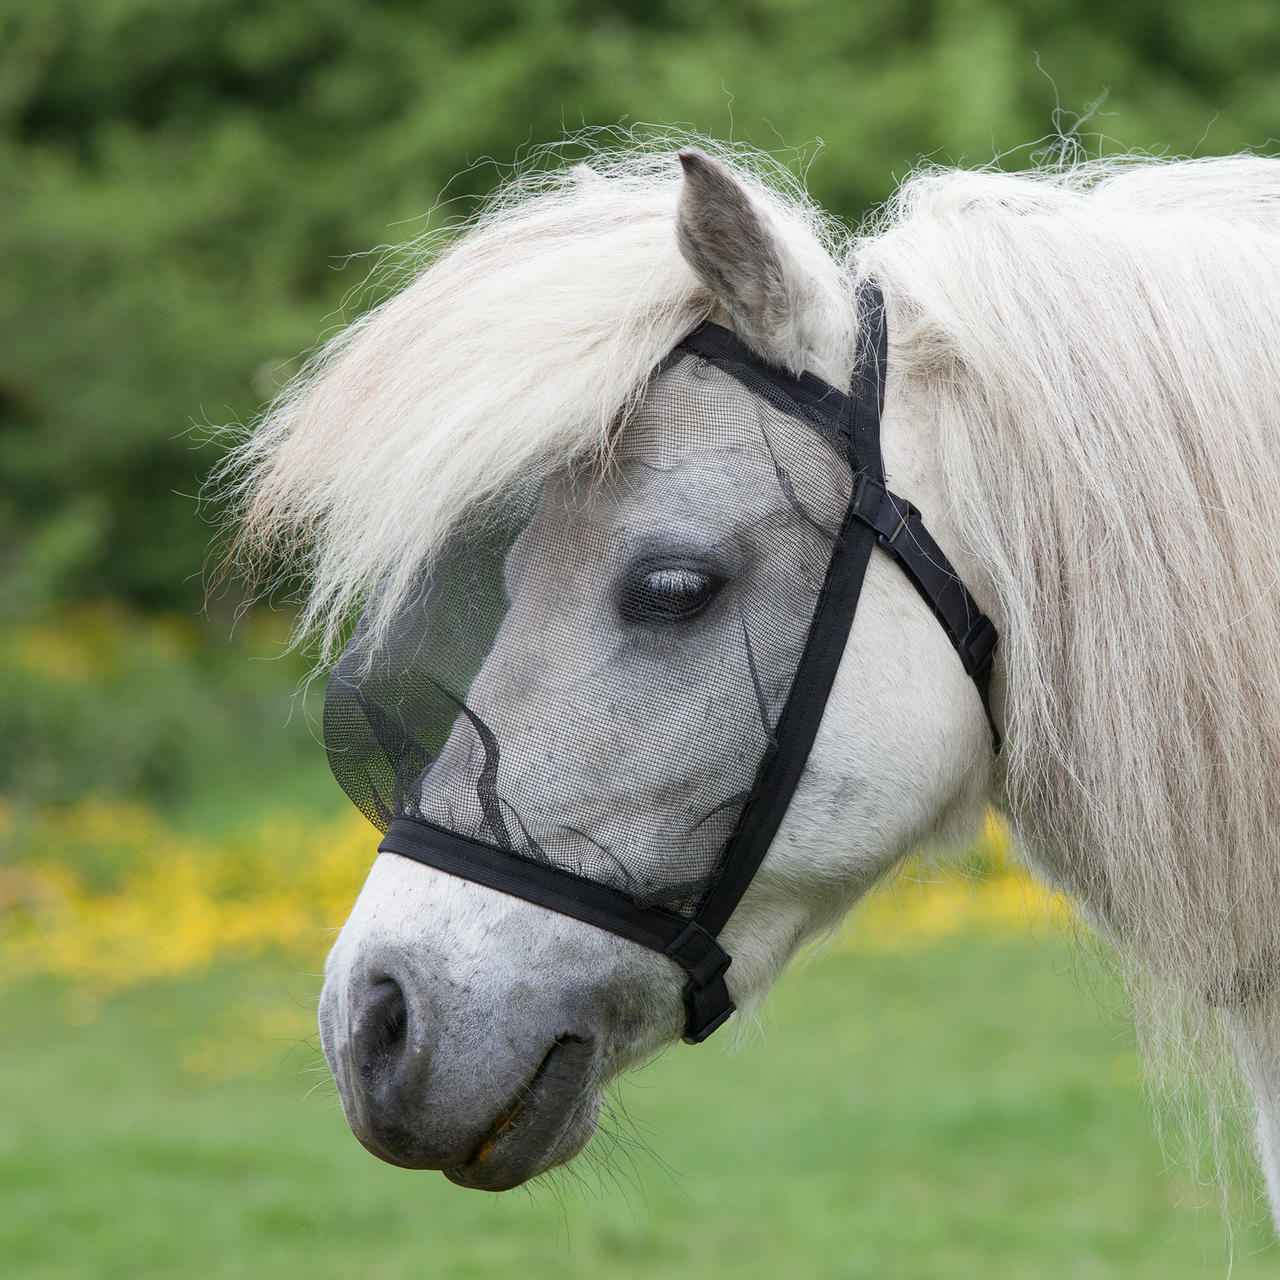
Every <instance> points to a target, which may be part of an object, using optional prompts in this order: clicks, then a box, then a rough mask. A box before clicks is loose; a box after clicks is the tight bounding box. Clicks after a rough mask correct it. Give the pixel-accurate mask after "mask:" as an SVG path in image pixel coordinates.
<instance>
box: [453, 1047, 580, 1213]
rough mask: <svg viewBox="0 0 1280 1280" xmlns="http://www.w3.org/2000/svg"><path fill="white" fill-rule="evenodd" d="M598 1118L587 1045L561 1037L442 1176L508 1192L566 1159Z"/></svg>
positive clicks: (575, 1151) (479, 1188) (481, 1188)
mask: <svg viewBox="0 0 1280 1280" xmlns="http://www.w3.org/2000/svg"><path fill="white" fill-rule="evenodd" d="M599 1118H600V1086H599V1075H598V1064H597V1061H596V1054H595V1052H594V1049H593V1046H592V1044H591V1042H590V1041H585V1040H580V1039H577V1038H576V1037H571V1036H564V1037H561V1038H560V1039H558V1040H556V1042H555V1043H554V1044H553V1045H552V1046H551V1048H550V1049H549V1050H547V1054H546V1056H545V1057H544V1058H543V1059H542V1062H541V1063H539V1065H538V1069H537V1070H536V1071H535V1072H534V1074H533V1076H532V1078H531V1079H530V1080H529V1081H528V1082H527V1083H526V1084H524V1085H523V1086H522V1087H521V1088H520V1091H519V1093H518V1094H517V1096H516V1097H514V1098H513V1099H512V1100H511V1101H510V1103H508V1105H507V1106H506V1107H505V1108H504V1110H503V1111H502V1113H501V1114H500V1115H499V1116H498V1118H497V1120H496V1121H495V1122H494V1124H493V1125H492V1127H491V1128H490V1129H489V1131H488V1132H487V1133H486V1134H485V1136H484V1138H483V1139H482V1140H481V1141H480V1143H479V1145H478V1146H477V1147H476V1149H475V1150H474V1151H473V1152H472V1153H471V1154H470V1155H469V1156H468V1157H467V1158H466V1159H465V1160H464V1161H463V1162H462V1163H461V1164H457V1165H454V1166H452V1167H451V1168H447V1169H445V1170H444V1175H445V1177H446V1178H448V1179H449V1181H450V1182H453V1183H456V1184H457V1185H458V1186H460V1187H470V1188H472V1189H473V1190H476V1191H509V1190H511V1188H512V1187H518V1186H519V1185H520V1184H521V1183H523V1182H528V1181H529V1180H530V1179H531V1178H536V1177H537V1176H538V1175H539V1174H542V1173H546V1172H547V1170H548V1169H553V1168H555V1167H556V1165H560V1164H564V1163H565V1162H566V1161H569V1160H572V1159H573V1157H574V1156H576V1155H577V1154H578V1152H580V1151H581V1150H582V1148H583V1147H585V1146H586V1145H587V1143H588V1142H589V1141H590V1140H591V1137H592V1135H593V1134H594V1133H595V1130H596V1123H597V1122H598V1120H599Z"/></svg>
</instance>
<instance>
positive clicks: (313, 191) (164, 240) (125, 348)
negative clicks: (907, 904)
mask: <svg viewBox="0 0 1280 1280" xmlns="http://www.w3.org/2000/svg"><path fill="white" fill-rule="evenodd" d="M1277 55H1280V22H1277V19H1276V15H1275V11H1274V8H1273V6H1271V5H1269V4H1267V3H1266V2H1265V0H1239V2H1238V3H1235V4H1233V5H1232V6H1231V7H1230V8H1229V9H1227V10H1223V9H1221V8H1220V7H1214V6H1201V5H1195V4H1192V3H1189V2H1187V0H1181V2H1179V3H1172V4H1170V3H1162V4H1156V3H1152V2H1150V0H1140V2H1138V3H1133V4H1126V5H1120V6H1113V5H1110V4H1103V3H1101V2H1100V0H1034V2H1033V3H1028V4H1021V5H1011V4H1007V3H1002V2H1001V0H903V2H902V3H897V4H893V5H850V4H846V3H843V2H842V0H714V2H713V0H681V2H680V3H674V2H672V0H644V2H643V3H640V2H639V0H628V2H626V3H615V4H598V3H587V2H586V0H519V2H518V3H517V2H515V0H471V2H470V3H467V4H464V5H457V4H443V3H438V2H431V3H422V2H421V0H413V2H410V0H295V2H294V3H290V4H262V3H260V0H163V2H162V0H41V2H40V3H35V2H34V0H4V3H3V6H0V184H2V188H0V189H2V190H3V199H2V200H0V260H2V261H3V263H4V276H3V279H4V287H3V289H2V290H0V332H3V334H4V339H5V340H4V342H3V344H0V477H2V480H3V483H2V484H0V612H2V613H3V616H5V617H6V618H10V619H19V620H23V621H27V620H30V619H32V618H36V619H39V618H47V617H48V616H50V614H51V613H57V611H59V610H64V609H66V608H67V607H68V606H79V605H82V604H84V603H85V602H98V603H101V602H104V601H107V602H111V603H112V606H113V607H114V608H116V610H117V612H116V613H114V614H113V615H112V616H113V617H114V619H115V625H116V626H117V627H118V628H121V629H122V630H121V634H120V636H118V637H117V638H118V639H119V640H120V642H121V646H122V648H127V647H129V645H130V643H132V642H133V641H134V640H135V639H136V642H137V644H138V645H140V646H141V647H142V648H146V646H147V644H148V643H149V641H147V639H146V635H147V634H149V633H147V632H146V629H145V627H144V628H143V631H142V633H140V634H139V635H138V636H136V637H135V636H134V633H133V632H131V631H130V625H131V623H130V620H131V619H133V618H136V617H138V616H141V615H145V614H154V613H155V612H157V611H164V612H168V613H174V614H176V615H178V616H179V617H180V618H183V619H187V620H189V626H188V631H189V639H190V641H191V643H190V645H188V652H189V653H190V654H191V655H192V656H193V659H194V658H195V656H196V651H197V650H198V649H199V648H200V646H201V645H202V644H206V643H208V642H209V641H210V639H212V641H213V642H214V643H217V644H219V645H222V646H223V647H224V648H225V641H226V637H227V636H228V634H229V632H230V625H229V619H230V615H231V610H232V608H233V606H234V604H235V599H234V597H231V598H226V597H224V598H223V599H222V600H221V601H220V602H215V604H214V607H213V613H212V619H211V621H200V620H199V611H200V609H201V604H202V596H203V589H202V581H201V570H202V566H203V564H204V561H205V557H206V550H207V544H208V541H209V538H210V531H211V530H210V523H209V522H210V520H213V519H216V515H217V512H216V510H215V509H213V508H206V509H205V510H204V512H203V513H202V514H197V509H196V504H195V501H194V497H193V495H194V494H195V493H196V492H197V491H198V488H199V484H200V480H201V477H202V475H203V474H204V473H206V472H207V470H208V469H209V467H210V466H211V464H212V463H213V461H214V460H215V458H216V452H217V450H216V446H214V445H210V444H209V443H207V439H206V438H207V435H208V431H207V427H208V425H209V424H222V423H227V422H236V421H245V420H250V419H252V417H253V415H254V414H255V413H257V412H258V411H259V410H260V407H261V406H262V404H263V403H264V401H265V400H267V399H268V398H269V397H270V395H271V394H272V392H273V391H274V390H275V389H276V387H277V386H278V385H279V383H280V382H281V381H282V380H284V379H286V378H287V376H288V374H289V372H290V371H291V370H292V369H293V368H295V367H296V364H295V361H296V358H297V356H298V354H299V353H300V352H303V351H305V350H306V349H307V348H309V347H310V346H311V345H313V344H314V343H315V342H316V341H317V339H318V338H319V337H322V336H323V335H324V334H326V333H328V332H331V331H332V330H333V328H334V327H336V326H337V325H338V324H340V323H342V322H343V321H345V320H349V319H350V318H351V317H352V315H353V314H355V312H356V311H357V310H358V309H359V308H360V307H361V306H363V305H365V304H367V303H368V302H371V301H373V300H375V298H376V296H377V288H376V286H375V287H369V286H368V284H367V281H368V276H369V268H370V266H371V264H372V262H373V259H372V258H370V257H367V256H363V255H365V254H367V253H368V251H370V250H374V249H376V247H377V246H380V245H384V244H387V243H394V242H399V241H403V240H405V239H407V238H410V237H412V236H413V235H415V234H418V233H420V232H421V231H423V230H425V229H426V228H427V227H428V226H429V225H431V224H432V223H433V222H434V221H437V220H440V219H443V218H451V217H456V216H459V215H464V214H466V213H467V212H468V211H469V210H470V209H471V208H473V207H474V204H475V201H476V200H477V198H479V197H482V196H483V195H484V194H485V193H486V192H487V191H489V190H490V189H491V188H492V187H493V185H494V184H495V183H496V182H497V181H498V180H499V179H500V177H501V176H502V175H503V174H504V173H505V172H508V171H509V166H510V164H511V163H512V162H513V161H515V160H518V159H519V158H520V157H521V155H522V154H525V153H527V152H528V151H529V150H530V148H533V147H538V146H541V145H542V144H546V143H548V142H554V141H556V140H557V139H560V138H562V137H563V136H564V135H565V134H566V132H568V133H572V132H573V131H575V130H579V129H581V128H583V127H593V126H608V125H616V124H618V123H620V122H621V123H624V124H630V123H635V122H647V123H657V124H663V125H674V126H687V127H689V128H692V129H695V130H699V131H703V132H706V133H709V134H712V135H715V136H718V137H722V138H733V139H736V140H738V141H743V142H748V143H751V144H754V145H757V146H760V147H763V148H765V149H770V150H774V151H776V152H779V153H780V154H782V155H783V156H784V157H786V158H788V159H789V160H790V161H791V162H793V163H794V164H795V165H796V166H797V167H805V166H807V172H808V179H809V183H810V186H811V189H812V191H813V194H814V195H815V197H816V198H817V199H818V200H819V201H820V202H821V203H823V204H824V205H825V206H827V207H828V208H829V209H831V210H832V211H834V212H836V213H837V214H839V215H841V216H843V217H844V218H845V219H848V220H850V221H856V220H857V219H858V218H859V217H860V216H862V215H863V214H864V213H865V212H866V211H867V210H868V208H870V207H872V206H873V205H874V204H875V203H876V202H877V201H880V200H882V199H883V198H884V197H885V196H886V195H887V194H888V193H889V192H890V190H891V189H892V186H893V183H894V181H895V178H896V177H900V176H901V175H902V174H904V173H905V172H906V171H907V170H908V169H909V168H910V167H911V166H912V165H913V164H915V163H916V162H917V161H918V160H919V159H920V158H921V157H927V158H929V159H932V160H936V161H940V162H944V163H946V162H967V163H983V162H989V161H991V160H992V159H993V157H996V156H1001V157H1003V159H1002V163H1005V164H1011V165H1021V164H1026V163H1028V162H1029V161H1030V160H1031V159H1032V158H1033V157H1034V156H1035V155H1037V154H1039V153H1052V152H1053V151H1054V150H1055V148H1057V149H1061V148H1063V147H1064V146H1065V147H1070V146H1074V145H1082V146H1083V147H1084V149H1085V150H1086V151H1088V152H1092V153H1096V152H1099V151H1110V150H1114V149H1118V148H1140V149H1146V150H1154V151H1161V152H1164V151H1168V152H1178V153H1190V152H1197V151H1198V152H1210V151H1226V150H1234V149H1237V148H1239V147H1246V146H1250V147H1259V146H1263V145H1265V144H1266V143H1267V141H1268V140H1269V138H1270V137H1271V136H1272V133H1273V130H1274V122H1275V121H1276V119H1277V115H1278V113H1280V80H1278V79H1277V78H1276V77H1275V75H1274V73H1273V69H1274V66H1275V64H1276V59H1277ZM819 140H821V143H822V145H821V146H820V145H818V144H819ZM1037 140H1040V141H1037ZM573 150H574V148H573V147H572V146H570V147H569V148H567V151H568V153H569V154H570V155H572V154H573ZM433 210H434V212H432V211H433ZM353 255H355V256H354V257H353ZM75 616H76V617H82V616H83V615H82V614H77V615H75ZM98 617H99V622H101V617H102V615H101V614H99V615H98ZM174 625H175V626H177V625H178V624H174ZM267 630H268V631H269V632H272V633H273V634H274V631H275V630H278V628H274V629H273V628H272V627H271V626H268V628H267ZM243 644H244V648H243V649H242V650H241V656H243V654H244V653H245V652H250V651H252V652H269V651H271V646H270V645H267V646H266V647H265V648H261V647H257V648H255V644H256V642H255V640H254V639H253V638H252V637H249V638H247V639H246V640H245V641H244V642H243ZM134 657H135V658H136V655H135V656H134ZM129 661H134V658H130V659H129ZM198 661H199V662H204V661H205V659H204V658H199V659H198ZM135 665H136V666H138V667H139V672H138V676H139V678H140V679H145V675H146V672H144V671H143V670H142V668H143V667H146V666H147V664H145V663H142V662H141V661H140V660H139V661H135ZM241 665H243V664H241ZM148 670H150V671H152V672H155V671H156V668H155V667H149V668H148ZM166 671H168V672H169V673H170V674H172V673H173V664H172V663H170V664H169V666H168V667H167V668H166V667H165V664H164V663H163V662H161V663H160V670H159V674H158V679H159V681H160V683H161V685H165V682H166V681H167V680H168V679H169V675H168V674H166ZM275 671H276V675H275V677H274V678H275V680H276V683H277V687H278V688H280V689H286V688H288V689H292V685H293V682H294V681H296V679H297V677H298V675H299V668H298V667H297V666H296V665H294V666H290V665H289V663H287V662H286V663H282V664H276V667H275ZM0 674H3V672H0ZM28 678H29V673H27V674H26V675H23V674H22V673H21V672H11V680H10V684H13V683H14V682H15V681H23V680H27V679H28ZM175 679H178V680H179V683H181V678H179V677H176V676H175ZM113 681H114V683H113V682H108V687H105V688H103V690H102V699H103V704H104V706H107V705H109V706H110V707H112V708H115V709H116V714H114V715H113V714H111V713H108V712H106V711H104V712H103V713H102V714H101V715H98V716H97V717H96V720H97V723H96V724H95V723H89V722H92V721H94V720H95V717H94V716H93V715H91V714H90V715H87V717H85V718H83V719H82V720H81V722H80V723H79V724H78V725H77V726H76V732H75V733H72V732H71V731H70V730H71V726H70V725H69V724H68V723H67V717H68V715H71V714H73V713H72V712H71V710H70V704H69V702H68V700H67V699H65V698H64V699H62V700H61V702H60V698H59V695H56V694H53V693H50V694H48V696H47V697H46V696H45V693H46V691H45V689H44V687H43V685H42V684H41V682H40V681H39V680H36V681H35V683H34V685H32V684H28V685H27V687H25V688H23V689H22V696H21V699H20V701H21V703H22V705H18V701H19V699H18V698H17V694H16V692H14V691H13V690H11V691H10V693H9V694H7V695H3V696H2V697H0V741H2V742H4V743H5V745H4V747H0V785H3V786H5V787H7V788H8V789H9V790H10V791H15V790H17V789H18V788H19V787H21V788H24V789H25V788H27V787H29V786H32V787H35V788H36V794H37V795H39V796H41V797H42V798H43V797H47V796H49V795H52V794H54V792H56V791H59V790H60V791H61V794H62V795H63V796H64V797H65V796H66V795H67V793H68V792H75V791H79V790H82V789H83V788H84V787H86V786H89V785H91V784H93V785H101V786H106V787H108V788H110V789H111V790H113V791H116V792H119V791H120V790H124V791H125V792H127V793H128V794H130V795H140V796H147V797H154V798H156V799H158V800H161V801H164V802H170V801H184V800H186V799H190V798H191V796H192V795H193V794H194V793H195V791H196V790H197V789H199V787H200V786H201V785H203V784H202V782H201V780H200V777H199V770H197V769H195V768H194V767H193V768H192V769H189V770H187V772H186V773H185V774H184V773H183V766H182V757H183V751H184V749H183V748H182V747H180V746H179V747H178V748H177V756H176V757H175V756H174V755H173V754H172V753H170V752H169V751H168V749H167V748H162V747H161V745H160V744H162V743H166V742H170V741H172V740H174V739H177V738H182V737H184V736H185V730H184V729H181V728H179V727H178V725H177V724H176V723H175V722H173V721H172V720H169V719H168V717H169V716H170V715H171V714H172V712H173V709H174V707H175V706H179V705H180V706H182V707H184V708H185V711H184V712H183V713H182V715H184V716H186V717H188V718H190V719H191V720H194V721H201V722H203V721H204V719H205V718H206V717H207V719H208V720H209V721H217V720H219V719H221V718H224V717H225V716H227V715H228V714H230V713H231V712H232V711H234V712H235V714H237V715H240V714H243V715H246V716H247V717H248V720H247V721H246V732H247V726H248V724H249V723H250V722H252V721H253V720H254V717H253V715H252V713H251V712H250V711H249V710H248V708H247V706H246V705H245V702H244V699H237V697H236V696H235V694H234V693H233V692H232V690H233V689H234V687H235V686H236V681H235V680H234V679H233V678H232V677H231V676H230V675H229V674H228V675H227V678H226V679H222V678H221V677H214V676H212V675H211V673H210V671H208V670H206V669H202V668H199V667H198V666H197V668H196V669H194V673H193V678H192V680H191V682H190V683H191V687H189V688H186V689H184V690H182V691H181V693H179V690H178V689H177V688H176V687H170V686H168V685H165V690H166V691H167V692H168V693H171V694H172V696H171V697H170V696H165V695H164V693H163V692H162V691H160V690H153V691H152V693H151V694H149V695H148V696H147V697H146V698H145V699H144V701H145V702H146V705H149V706H154V707H162V708H163V714H162V715H161V716H156V717H151V718H148V716H147V715H146V714H145V711H144V710H143V709H142V708H140V707H139V706H136V705H135V706H129V705H128V703H129V701H130V696H131V692H132V693H134V694H138V695H139V696H140V693H139V691H138V690H136V689H134V686H133V685H132V684H131V682H130V680H129V678H128V674H127V672H124V671H123V670H117V671H116V673H115V676H114V677H113ZM250 683H251V684H252V683H253V679H251V680H250ZM260 683H261V681H260V679H259V684H260ZM112 689H114V690H115V694H114V695H113V694H112V693H111V690H112ZM257 693H258V694H260V693H261V688H260V687H259V688H258V689H257ZM117 695H118V696H117ZM88 697H89V693H88V692H87V691H86V690H84V689H82V690H81V691H80V693H79V694H78V695H77V698H76V704H77V707H78V708H79V709H81V711H83V709H84V708H85V706H86V699H87V698H88ZM282 697H283V695H282ZM122 699H123V700H122ZM228 699H230V702H229V701H228ZM135 700H136V699H135ZM37 704H38V705H39V707H40V708H41V710H40V711H39V715H37V714H36V711H35V710H33V708H35V707H36V706H37ZM63 704H66V705H63ZM282 706H284V703H283V702H281V703H278V704H277V708H276V710H277V712H278V714H277V716H276V723H279V722H280V721H281V720H283V719H284V717H285V715H287V708H285V710H284V711H283V712H282V711H280V708H281V707H282ZM86 721H88V722H86ZM42 726H43V727H42ZM215 736H216V735H215ZM123 738H129V739H130V741H128V742H126V743H124V744H123V745H124V749H123V750H118V751H117V752H116V755H117V759H116V761H115V764H114V765H113V767H112V768H111V769H109V770H107V771H106V772H105V773H99V774H97V775H95V773H94V771H93V770H91V769H86V768H84V767H83V763H84V761H83V757H84V756H86V755H88V756H91V757H98V758H101V756H102V755H103V754H104V752H106V751H108V750H109V749H110V748H112V747H113V746H115V747H117V748H118V747H119V746H120V745H121V743H122V739H123ZM143 738H149V739H150V743H151V745H150V746H149V747H147V746H144V745H143V742H142V739H143ZM219 742H220V743H221V739H219ZM296 742H297V743H298V744H299V745H300V748H301V744H302V742H303V735H302V734H301V733H299V734H297V735H296ZM64 749H66V750H67V754H66V755H65V756H63V754H62V752H63V750H64ZM219 750H221V745H220V747H219ZM148 754H150V756H151V758H150V759H146V758H144V757H146V756H147V755H148ZM187 754H188V755H189V752H188V753H187ZM42 755H43V758H41V757H42ZM59 761H61V764H60V763H59ZM191 763H192V765H193V766H194V763H195V762H191ZM184 779H185V781H184Z"/></svg>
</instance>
